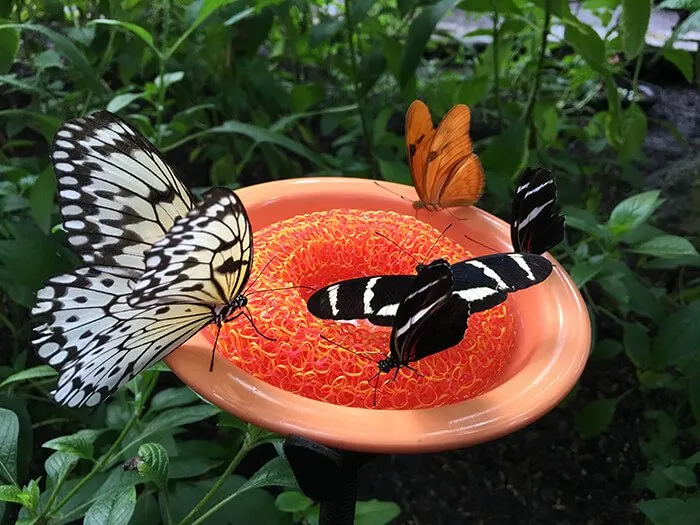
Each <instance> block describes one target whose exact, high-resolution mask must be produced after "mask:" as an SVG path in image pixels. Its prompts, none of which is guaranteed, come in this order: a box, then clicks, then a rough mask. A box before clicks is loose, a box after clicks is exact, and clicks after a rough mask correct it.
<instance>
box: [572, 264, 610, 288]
mask: <svg viewBox="0 0 700 525" xmlns="http://www.w3.org/2000/svg"><path fill="white" fill-rule="evenodd" d="M603 263H604V261H603V260H600V261H596V262H591V261H583V262H577V263H576V264H574V265H573V266H572V267H571V270H570V271H569V274H570V275H571V278H572V279H573V280H574V282H575V283H576V286H578V287H579V288H581V287H582V286H584V285H585V284H586V283H587V282H588V281H590V280H591V279H594V278H595V277H596V276H597V275H598V274H599V273H600V272H601V271H602V269H603V267H604V266H603Z"/></svg>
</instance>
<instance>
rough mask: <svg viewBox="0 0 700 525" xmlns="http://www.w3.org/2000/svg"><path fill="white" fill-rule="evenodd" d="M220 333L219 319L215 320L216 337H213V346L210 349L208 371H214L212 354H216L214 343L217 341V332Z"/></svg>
mask: <svg viewBox="0 0 700 525" xmlns="http://www.w3.org/2000/svg"><path fill="white" fill-rule="evenodd" d="M220 333H221V321H217V322H216V337H215V338H214V346H213V347H212V349H211V361H210V362H209V371H210V372H213V371H214V355H215V354H216V345H217V343H218V342H219V334H220Z"/></svg>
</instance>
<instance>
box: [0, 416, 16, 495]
mask: <svg viewBox="0 0 700 525" xmlns="http://www.w3.org/2000/svg"><path fill="white" fill-rule="evenodd" d="M18 438H19V419H18V418H17V414H15V413H14V412H13V411H12V410H8V409H6V408H0V479H3V480H5V481H7V482H8V483H16V482H17V444H18V442H17V440H18Z"/></svg>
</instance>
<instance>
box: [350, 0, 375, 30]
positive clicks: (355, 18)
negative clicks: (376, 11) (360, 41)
mask: <svg viewBox="0 0 700 525" xmlns="http://www.w3.org/2000/svg"><path fill="white" fill-rule="evenodd" d="M375 3H376V0H354V1H353V2H352V4H350V15H349V16H348V23H349V24H350V26H354V25H357V24H359V23H360V22H362V21H363V20H364V19H365V18H366V17H367V13H368V12H369V10H370V9H372V6H373V5H374V4H375Z"/></svg>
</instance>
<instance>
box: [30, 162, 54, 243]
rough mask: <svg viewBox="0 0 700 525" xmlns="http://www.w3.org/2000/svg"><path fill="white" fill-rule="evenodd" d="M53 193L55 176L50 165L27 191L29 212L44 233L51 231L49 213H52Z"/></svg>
mask: <svg viewBox="0 0 700 525" xmlns="http://www.w3.org/2000/svg"><path fill="white" fill-rule="evenodd" d="M55 194H56V177H54V174H53V169H52V168H51V166H47V167H46V169H45V170H44V171H42V172H41V174H40V175H39V178H38V179H37V180H36V182H35V183H34V185H33V186H32V189H31V191H30V192H29V214H30V215H31V216H32V218H33V219H34V222H36V224H37V226H39V228H40V229H41V231H43V232H44V233H49V232H50V231H51V226H52V224H51V215H52V214H53V207H54V203H53V198H54V195H55Z"/></svg>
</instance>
